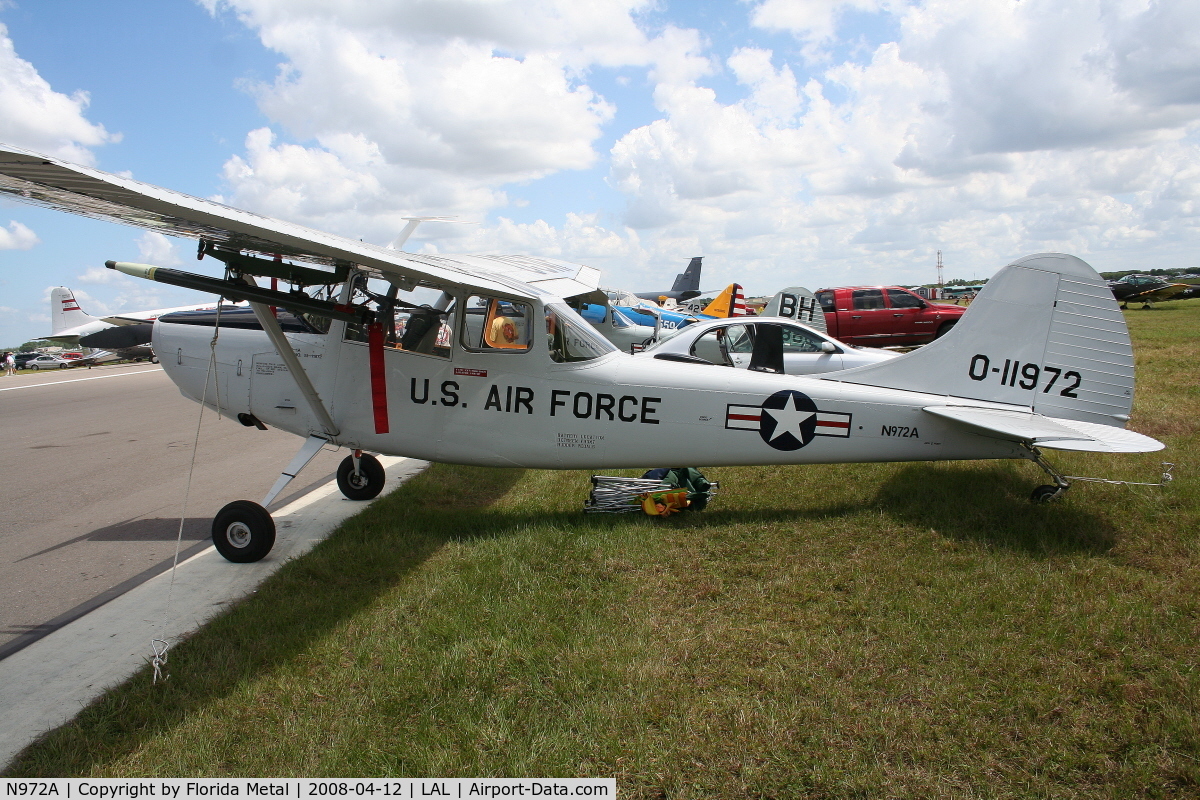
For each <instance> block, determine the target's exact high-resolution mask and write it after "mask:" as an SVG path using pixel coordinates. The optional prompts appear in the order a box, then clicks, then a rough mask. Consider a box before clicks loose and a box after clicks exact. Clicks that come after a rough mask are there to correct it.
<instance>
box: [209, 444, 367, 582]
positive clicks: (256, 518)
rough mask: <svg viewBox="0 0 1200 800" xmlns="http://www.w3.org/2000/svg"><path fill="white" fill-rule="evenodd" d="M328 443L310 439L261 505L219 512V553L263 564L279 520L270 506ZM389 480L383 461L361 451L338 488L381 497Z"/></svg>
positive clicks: (342, 469) (349, 461)
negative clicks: (385, 482)
mask: <svg viewBox="0 0 1200 800" xmlns="http://www.w3.org/2000/svg"><path fill="white" fill-rule="evenodd" d="M326 444H328V442H327V441H326V440H325V439H322V438H320V437H318V436H310V437H308V439H306V440H305V442H304V445H303V446H302V447H301V448H300V452H299V453H297V454H296V457H295V458H293V459H292V460H291V462H289V463H288V465H287V467H286V468H285V469H284V471H283V473H282V474H281V475H280V476H279V480H277V481H275V485H274V486H273V487H271V491H269V492H267V496H266V497H264V498H263V501H262V503H261V504H260V503H253V502H251V501H249V500H234V501H233V502H232V503H229V504H228V505H226V506H225V507H224V508H222V509H221V510H220V511H218V512H217V515H216V516H215V517H213V524H212V539H213V546H214V547H216V548H217V552H218V553H220V554H221V555H222V556H224V557H225V558H226V559H228V560H229V561H233V562H234V563H237V564H249V563H251V562H254V561H259V560H261V559H262V558H263V557H265V556H266V555H267V553H269V552H271V548H272V547H274V546H275V520H273V519H271V514H270V512H268V511H267V506H269V505H270V504H271V501H272V500H274V499H275V498H276V497H278V496H279V493H280V492H282V491H283V489H284V487H285V486H287V485H288V484H289V483H290V482H291V480H292V478H294V477H296V475H297V474H299V472H300V470H302V469H304V467H305V465H307V464H308V462H309V461H312V460H313V457H314V456H316V454H317V453H319V452H321V448H323V447H324V446H325V445H326ZM386 478H387V475H386V474H385V472H384V469H383V465H382V464H380V463H379V459H377V458H375V456H372V455H369V454H367V453H364V452H363V451H361V450H355V451H354V453H353V455H349V456H347V457H346V459H345V460H344V461H342V463H341V465H340V466H339V467H338V471H337V483H338V488H339V489H341V490H342V494H343V495H345V496H346V497H347V498H348V499H350V500H371V499H374V498H375V497H378V496H379V493H380V492H381V491H383V485H384V481H385V480H386Z"/></svg>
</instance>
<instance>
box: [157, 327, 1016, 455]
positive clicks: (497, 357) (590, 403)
mask: <svg viewBox="0 0 1200 800" xmlns="http://www.w3.org/2000/svg"><path fill="white" fill-rule="evenodd" d="M343 329H344V326H343V324H342V323H337V322H335V323H333V325H332V327H331V328H330V331H329V333H327V334H288V338H289V340H290V342H291V343H292V345H293V350H294V352H295V353H296V354H297V356H298V358H299V360H300V363H301V364H302V365H303V366H304V369H305V371H306V372H307V373H308V375H309V377H310V378H311V380H312V382H313V384H314V387H315V388H316V390H317V392H318V393H319V394H320V396H321V398H322V400H323V402H324V403H325V405H326V407H327V409H328V410H329V412H330V414H331V416H332V418H333V420H334V422H335V423H336V425H337V427H338V432H337V434H336V436H333V437H330V438H331V439H332V440H333V441H335V442H336V443H338V444H341V445H343V446H346V447H350V448H359V449H364V450H368V451H374V452H381V453H386V454H390V455H402V456H410V457H414V458H421V459H427V460H432V461H443V462H452V463H461V464H475V465H483V466H519V467H531V468H543V469H570V468H599V467H605V468H637V467H645V466H654V465H680V464H695V465H706V466H717V465H738V464H802V463H831V462H856V461H932V460H944V459H969V458H1020V457H1023V456H1024V452H1023V451H1022V450H1021V448H1020V447H1019V446H1018V445H1016V444H1014V443H1012V442H1008V441H1002V440H999V439H994V438H990V437H986V436H980V435H975V434H972V433H969V432H964V431H963V430H962V429H961V427H957V426H954V425H952V424H950V423H947V422H943V421H940V420H938V419H936V418H934V417H931V416H930V415H929V414H925V413H923V412H922V410H921V409H922V407H925V406H931V405H946V404H948V403H949V402H950V401H948V399H947V398H946V397H943V396H937V395H926V394H920V393H917V392H908V391H900V390H893V389H880V388H874V387H869V386H860V385H855V384H850V383H841V382H837V381H828V380H821V379H813V378H804V377H798V376H787V375H773V374H766V373H758V372H749V371H746V370H734V369H727V368H721V367H718V366H704V365H691V364H680V363H675V362H666V361H661V362H660V361H656V360H653V359H637V358H633V357H630V356H627V355H625V354H622V353H616V352H614V353H607V354H605V355H602V356H600V357H598V358H595V359H593V360H590V361H585V362H580V363H566V364H560V363H555V362H554V361H552V359H551V358H550V355H549V352H548V348H547V345H546V343H545V341H543V339H544V337H534V342H533V345H532V348H531V349H530V350H529V351H528V352H490V353H480V352H471V351H469V350H466V349H463V348H460V347H457V346H456V347H453V348H451V354H450V357H449V358H443V357H440V356H435V355H426V354H422V353H416V352H408V351H403V350H397V349H390V348H388V349H385V350H384V352H383V364H384V369H383V375H384V381H383V386H384V389H383V391H384V393H385V395H386V397H385V403H384V404H383V408H384V409H385V411H384V413H383V415H382V417H381V415H380V413H379V411H378V407H377V404H376V397H375V396H374V394H373V389H372V381H371V376H370V365H369V359H370V356H369V346H368V344H367V343H365V342H358V341H346V340H344V339H343V336H342V332H343ZM212 333H213V329H212V328H211V327H200V326H193V325H177V324H168V323H163V322H161V321H160V322H159V323H157V324H156V326H155V338H154V344H155V350H156V352H158V353H159V357H160V359H161V361H162V364H163V367H164V369H166V371H167V372H168V374H169V375H170V377H171V379H172V380H173V381H174V382H175V383H176V384H177V385H178V386H179V387H180V390H181V391H182V392H183V394H184V395H185V396H188V397H190V398H192V399H195V400H199V399H200V398H201V396H202V395H203V396H204V397H205V398H206V402H207V404H208V405H209V406H210V407H213V408H216V407H217V406H218V405H219V407H220V411H221V413H222V414H223V415H225V416H229V417H236V416H237V415H238V414H246V413H248V414H253V415H254V416H255V417H256V418H258V419H259V420H261V421H262V422H263V423H265V424H267V425H272V426H274V427H277V428H281V429H283V430H287V431H290V432H292V433H295V434H297V435H299V436H308V435H310V434H317V435H322V429H321V427H320V424H319V423H318V420H317V417H316V416H315V415H314V413H313V412H312V411H311V409H310V408H309V407H308V405H307V404H306V402H305V399H304V397H303V396H302V395H301V393H300V391H299V390H298V389H297V385H296V382H295V381H294V380H293V378H292V376H291V375H290V374H289V370H288V368H287V366H286V365H285V364H284V362H283V359H281V357H280V356H279V355H278V354H277V353H276V352H275V350H274V348H273V347H272V346H271V344H270V342H269V341H268V339H267V337H266V335H265V334H264V333H263V332H262V331H255V330H236V329H231V330H226V329H222V330H221V331H220V334H219V336H218V340H217V346H216V362H217V364H216V366H217V369H216V372H215V376H209V374H208V372H209V354H210V349H209V343H210V341H211V338H212ZM206 380H207V382H208V391H207V394H205V384H206ZM214 383H215V386H214ZM376 391H377V390H376ZM954 404H955V405H964V404H966V405H976V406H978V407H981V408H1013V406H1008V405H1003V404H996V403H985V402H979V401H955V402H954ZM381 423H382V424H381ZM380 430H386V432H378V431H380Z"/></svg>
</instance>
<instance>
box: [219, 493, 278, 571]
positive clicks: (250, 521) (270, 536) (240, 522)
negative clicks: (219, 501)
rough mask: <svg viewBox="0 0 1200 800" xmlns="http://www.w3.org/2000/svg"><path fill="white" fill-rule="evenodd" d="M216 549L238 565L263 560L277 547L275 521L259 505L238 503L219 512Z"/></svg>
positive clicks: (245, 502)
mask: <svg viewBox="0 0 1200 800" xmlns="http://www.w3.org/2000/svg"><path fill="white" fill-rule="evenodd" d="M212 539H213V546H214V547H216V548H217V552H218V553H220V554H221V555H223V556H224V557H225V558H226V559H227V560H229V561H232V562H234V563H235V564H249V563H251V562H254V561H259V560H261V559H262V558H263V557H264V556H266V554H267V553H269V552H271V548H272V547H274V546H275V520H273V519H271V515H270V514H269V513H267V510H266V509H265V508H263V507H262V506H260V505H259V504H258V503H252V502H250V501H249V500H234V501H233V502H232V503H230V504H229V505H227V506H225V507H224V508H222V509H221V510H220V511H218V512H217V516H215V517H213V524H212Z"/></svg>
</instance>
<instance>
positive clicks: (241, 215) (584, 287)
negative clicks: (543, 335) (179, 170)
mask: <svg viewBox="0 0 1200 800" xmlns="http://www.w3.org/2000/svg"><path fill="white" fill-rule="evenodd" d="M0 193H4V194H7V195H10V196H11V197H13V198H14V199H16V200H19V201H23V202H27V203H33V204H35V205H41V206H47V207H49V208H54V209H57V210H59V211H68V212H71V213H74V214H81V215H83V216H87V217H93V218H96V219H103V220H108V221H112V222H123V223H125V224H127V225H134V226H137V227H140V228H146V229H147V230H152V231H156V232H158V233H163V234H167V235H170V236H183V237H188V238H192V239H202V240H206V241H208V242H211V243H213V244H216V245H218V246H220V247H223V248H228V249H233V250H245V251H251V252H255V253H260V254H263V255H268V256H275V255H279V256H283V257H286V258H290V259H294V260H297V261H305V262H309V263H312V264H320V265H325V266H335V265H338V264H346V263H350V264H357V265H359V266H362V267H367V268H370V269H375V270H378V271H379V272H381V273H384V274H387V275H390V276H395V277H399V278H401V279H410V280H416V279H424V280H427V281H430V282H432V283H435V284H438V285H442V286H446V287H453V286H461V287H472V288H477V289H481V290H484V291H490V292H499V293H501V294H508V295H516V296H519V297H531V296H534V295H539V294H545V295H551V296H556V297H571V296H574V295H578V294H582V293H584V292H589V291H592V290H594V289H595V288H596V287H597V286H598V284H599V279H600V271H599V270H598V269H595V268H593V267H587V266H581V265H578V264H569V263H566V262H563V261H558V260H555V259H548V258H532V257H529V256H503V255H455V256H442V255H413V254H409V253H403V252H399V251H396V250H389V249H387V248H386V247H377V246H375V245H371V244H366V243H364V242H360V241H355V240H353V239H347V238H345V237H342V236H337V235H335V234H331V233H324V232H321V231H315V230H312V229H311V228H305V227H303V226H301V225H296V224H294V223H291V222H284V221H282V220H277V219H272V218H270V217H264V216H261V215H259V214H254V213H251V212H249V211H242V210H239V209H236V208H230V207H229V206H225V205H221V204H220V203H214V202H212V201H209V200H201V199H200V198H197V197H192V196H190V195H185V194H181V193H179V192H173V191H171V190H169V189H163V188H160V187H158V186H151V185H149V184H145V183H141V182H140V181H135V180H132V179H130V178H122V177H120V176H118V175H112V174H110V173H107V172H102V171H100V170H96V169H91V168H89V167H83V166H79V165H77V164H71V163H69V162H65V161H60V160H58V159H55V158H51V157H50V156H45V155H41V154H39V153H35V152H32V151H29V150H22V149H20V148H17V147H12V146H11V145H0Z"/></svg>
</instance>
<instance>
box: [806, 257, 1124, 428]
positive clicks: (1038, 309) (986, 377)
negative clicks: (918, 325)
mask: <svg viewBox="0 0 1200 800" xmlns="http://www.w3.org/2000/svg"><path fill="white" fill-rule="evenodd" d="M827 379H828V380H837V381H845V382H848V383H857V384H865V385H868V386H880V387H886V388H891V389H907V390H909V391H915V392H924V393H927V394H934V395H945V396H948V397H950V398H965V399H970V400H982V401H988V402H996V403H1006V404H1012V405H1018V406H1026V407H1028V408H1029V409H1030V410H1032V411H1033V412H1034V413H1035V414H1039V415H1044V416H1046V417H1055V418H1059V419H1068V420H1078V421H1081V422H1087V423H1099V424H1101V425H1110V426H1115V427H1124V426H1125V423H1126V422H1127V421H1128V419H1129V413H1130V410H1131V409H1132V407H1133V349H1132V347H1131V346H1130V342H1129V332H1128V330H1127V329H1126V327H1125V319H1124V317H1123V316H1122V314H1121V310H1120V308H1118V307H1117V301H1116V300H1115V299H1114V298H1113V296H1112V293H1111V292H1110V291H1109V289H1108V285H1107V284H1106V283H1105V282H1104V280H1103V279H1102V278H1101V277H1100V276H1099V275H1098V274H1097V273H1096V271H1095V270H1093V269H1092V268H1091V267H1090V266H1088V264H1086V263H1085V262H1084V261H1082V260H1080V259H1078V258H1076V257H1075V256H1070V255H1063V254H1060V253H1040V254H1037V255H1032V256H1026V257H1024V258H1020V259H1018V260H1016V261H1014V262H1013V263H1011V264H1009V265H1008V266H1007V267H1005V268H1004V269H1002V270H1000V272H998V273H997V274H996V276H995V277H994V278H992V279H991V280H990V281H988V283H987V285H986V286H985V287H984V288H983V290H982V291H981V292H980V293H979V296H978V297H976V298H975V301H974V302H973V303H972V304H971V307H970V308H969V309H968V310H967V312H966V314H964V315H963V317H962V319H961V320H960V321H959V323H958V324H957V325H956V326H955V327H954V329H953V330H952V331H950V332H949V333H947V334H946V335H945V336H943V337H941V338H940V339H937V340H936V341H934V342H932V343H930V344H927V345H925V346H924V347H922V348H920V349H919V350H916V351H914V352H912V353H909V354H907V355H905V356H903V357H901V358H896V359H892V360H891V361H885V362H883V363H881V364H878V365H873V366H868V367H860V368H858V369H854V370H847V371H845V372H840V373H834V374H832V375H831V376H830V377H829V378H827ZM927 410H928V409H927Z"/></svg>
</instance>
